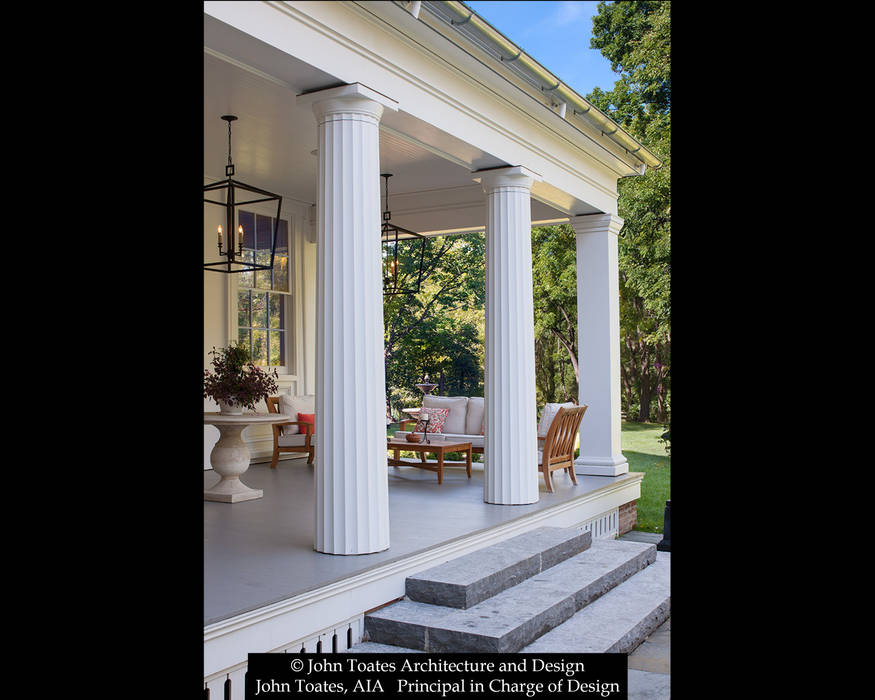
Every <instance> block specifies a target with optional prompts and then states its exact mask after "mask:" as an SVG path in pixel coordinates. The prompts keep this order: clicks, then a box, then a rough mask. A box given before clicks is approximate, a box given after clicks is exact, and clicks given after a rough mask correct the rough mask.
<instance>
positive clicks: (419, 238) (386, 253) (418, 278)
mask: <svg viewBox="0 0 875 700" xmlns="http://www.w3.org/2000/svg"><path fill="white" fill-rule="evenodd" d="M380 177H383V178H385V179H386V210H385V211H384V212H383V234H382V248H383V294H385V295H387V296H388V295H392V294H416V293H417V292H419V288H420V286H421V285H422V264H423V261H424V260H425V236H423V235H422V234H419V233H414V232H413V231H408V230H407V229H406V228H401V227H400V226H395V225H394V224H392V223H391V221H390V219H391V218H392V213H391V212H390V211H389V178H390V177H392V174H391V173H382V174H381V175H380ZM399 253H401V254H402V260H400V261H399V259H398V258H399ZM417 256H418V260H417ZM407 259H409V261H410V263H409V264H410V265H411V267H412V269H411V272H410V273H407V274H401V275H399V273H400V270H399V268H400V266H401V265H402V264H404V263H405V260H407ZM405 266H406V265H405Z"/></svg>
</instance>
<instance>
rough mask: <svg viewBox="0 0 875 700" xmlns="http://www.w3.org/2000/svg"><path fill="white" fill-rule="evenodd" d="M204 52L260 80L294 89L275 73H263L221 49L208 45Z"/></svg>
mask: <svg viewBox="0 0 875 700" xmlns="http://www.w3.org/2000/svg"><path fill="white" fill-rule="evenodd" d="M204 53H205V54H207V55H208V56H212V57H213V58H217V59H218V60H220V61H224V62H225V63H230V64H231V65H232V66H235V67H236V68H239V69H240V70H243V71H246V72H247V73H251V74H252V75H255V76H258V77H259V78H261V79H262V80H266V81H267V82H269V83H273V84H274V85H279V86H280V87H281V88H285V89H286V90H291V91H294V90H295V86H294V85H292V84H291V83H289V82H287V81H285V80H283V79H282V78H277V77H276V76H275V75H271V74H270V73H265V72H264V71H263V70H259V69H258V68H255V67H254V66H250V65H249V64H248V63H243V62H242V61H238V60H237V59H236V58H232V57H231V56H228V55H227V54H224V53H222V52H221V51H216V50H215V49H211V48H210V47H209V46H204Z"/></svg>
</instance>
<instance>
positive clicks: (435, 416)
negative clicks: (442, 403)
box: [413, 408, 450, 433]
mask: <svg viewBox="0 0 875 700" xmlns="http://www.w3.org/2000/svg"><path fill="white" fill-rule="evenodd" d="M449 413H450V409H448V408H421V409H419V415H424V414H428V415H429V416H431V418H430V419H429V421H428V432H430V433H442V432H443V429H444V423H446V422H447V416H448V415H449ZM413 432H414V433H422V432H425V423H423V422H422V420H420V421H419V422H418V423H417V424H416V427H415V428H414V429H413Z"/></svg>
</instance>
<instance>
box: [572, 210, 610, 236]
mask: <svg viewBox="0 0 875 700" xmlns="http://www.w3.org/2000/svg"><path fill="white" fill-rule="evenodd" d="M568 223H569V224H571V228H573V229H574V233H599V232H607V233H613V234H614V235H615V236H617V235H619V233H620V229H621V228H623V219H621V218H620V217H619V216H617V215H616V214H583V215H581V216H572V217H571V218H569V219H568Z"/></svg>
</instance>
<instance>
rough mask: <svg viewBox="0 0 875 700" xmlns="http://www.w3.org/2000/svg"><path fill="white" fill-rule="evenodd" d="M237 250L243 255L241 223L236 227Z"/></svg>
mask: <svg viewBox="0 0 875 700" xmlns="http://www.w3.org/2000/svg"><path fill="white" fill-rule="evenodd" d="M237 252H238V253H239V254H240V255H243V225H242V224H241V225H240V226H238V227H237Z"/></svg>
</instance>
